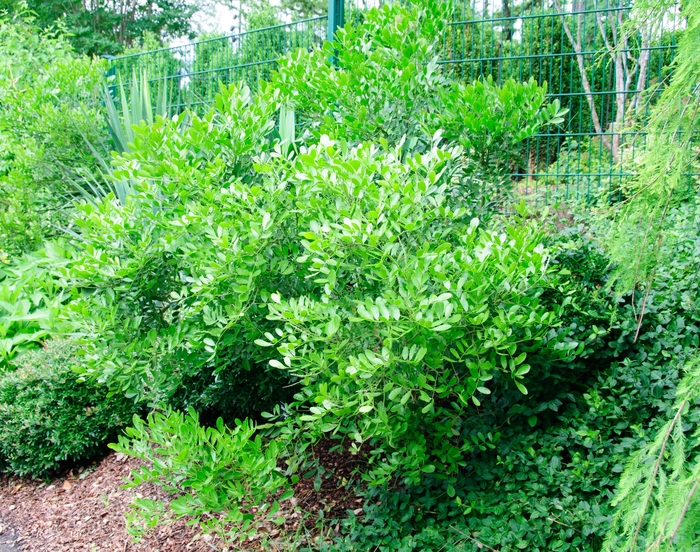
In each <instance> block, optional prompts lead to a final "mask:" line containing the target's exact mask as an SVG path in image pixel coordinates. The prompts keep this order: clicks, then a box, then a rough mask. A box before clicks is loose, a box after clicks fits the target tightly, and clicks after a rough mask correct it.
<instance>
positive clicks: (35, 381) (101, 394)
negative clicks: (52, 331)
mask: <svg viewBox="0 0 700 552" xmlns="http://www.w3.org/2000/svg"><path fill="white" fill-rule="evenodd" d="M76 352H77V347H76V346H75V345H74V344H72V343H70V342H67V341H49V342H47V343H46V345H45V348H44V349H42V350H40V351H31V352H27V353H25V354H23V355H22V356H21V357H19V358H18V359H17V360H16V361H15V367H16V370H14V371H7V372H4V373H2V374H0V469H2V470H3V471H6V472H9V473H14V474H17V475H30V476H32V477H43V476H46V475H49V474H51V473H54V472H56V471H57V470H58V469H60V468H61V467H62V466H65V465H67V463H74V462H80V461H84V460H88V459H90V458H93V457H94V456H96V455H98V454H100V453H102V452H103V451H104V449H105V446H106V444H107V442H108V441H109V440H110V439H112V438H114V437H115V436H116V434H117V433H118V432H119V431H120V429H121V428H122V427H124V426H125V425H126V424H127V423H128V422H129V421H130V420H131V417H132V415H133V413H134V405H133V402H132V401H128V400H125V399H124V398H122V397H119V396H113V397H109V396H108V394H107V389H106V388H104V387H98V386H96V385H94V384H91V383H87V384H80V383H78V381H77V376H76V375H75V374H74V373H73V372H72V371H71V365H72V364H73V363H75V362H77V361H76V357H75V355H76Z"/></svg>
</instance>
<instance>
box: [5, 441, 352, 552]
mask: <svg viewBox="0 0 700 552" xmlns="http://www.w3.org/2000/svg"><path fill="white" fill-rule="evenodd" d="M334 445H335V443H333V442H331V441H321V442H320V443H318V444H317V445H316V446H315V447H314V450H313V454H314V457H315V458H317V459H318V462H319V465H320V466H321V470H320V472H321V474H320V475H319V476H318V477H306V478H304V477H302V478H301V479H300V481H299V482H298V483H297V484H296V485H295V487H294V498H293V499H292V500H291V501H290V502H289V503H285V504H284V505H281V508H282V509H284V510H286V511H285V512H280V513H283V514H284V515H285V516H286V518H287V521H286V523H285V524H284V525H283V526H281V527H276V526H269V525H264V526H263V527H262V528H261V532H260V534H258V535H256V537H255V538H253V539H252V540H250V541H247V542H246V543H245V546H242V547H238V546H237V547H236V548H235V550H244V549H245V550H260V549H261V548H263V547H264V548H266V549H272V550H294V549H295V548H296V546H295V545H294V544H293V543H297V544H300V543H301V542H302V541H306V540H307V539H309V538H311V539H312V540H317V539H319V538H320V539H324V537H323V536H321V535H320V534H318V533H317V531H316V528H315V525H316V520H317V519H318V517H319V514H321V510H323V513H322V514H321V515H323V517H324V518H326V519H329V518H331V519H332V518H342V517H345V516H346V515H347V512H348V511H354V512H355V514H356V515H361V514H362V502H363V501H362V499H360V498H358V497H357V496H355V495H354V494H353V492H352V491H351V490H350V489H351V488H352V485H351V481H352V478H353V475H352V471H353V469H355V468H356V467H358V466H360V465H361V464H362V463H363V462H364V459H363V457H362V454H359V455H351V454H349V453H348V452H347V451H345V452H337V451H334V452H331V450H330V449H331V448H332V447H333V446H334ZM140 465H141V463H140V461H139V460H137V459H134V458H128V457H126V456H124V455H122V454H110V455H109V456H107V457H106V458H104V459H103V460H101V461H99V462H96V463H94V464H92V465H90V466H87V467H86V468H80V469H74V470H71V471H70V472H68V473H65V474H63V476H61V477H59V478H57V479H54V480H52V481H50V482H41V481H37V480H29V479H22V478H17V477H7V476H0V532H4V534H5V535H6V536H8V535H11V536H12V540H10V539H9V538H8V539H7V542H8V543H10V544H9V545H13V546H14V548H9V550H8V552H9V551H13V552H14V550H17V551H18V552H20V551H22V552H78V551H86V552H146V551H148V552H204V551H207V552H211V551H212V550H226V547H225V546H224V544H223V543H222V542H220V541H219V540H218V539H217V538H212V537H211V536H209V535H202V534H201V533H200V531H199V530H198V528H196V527H194V526H187V525H186V522H185V520H180V521H177V522H175V523H170V524H167V525H162V526H158V527H156V528H155V529H153V530H151V531H150V532H149V533H147V534H146V536H145V537H144V538H143V540H141V541H140V542H139V543H135V542H133V538H132V536H131V535H130V534H129V533H128V532H127V530H126V522H125V513H126V512H127V510H128V506H129V504H130V503H131V502H132V501H133V500H134V498H136V497H145V498H151V499H155V500H165V499H167V496H166V494H165V493H164V492H163V491H161V490H160V489H158V488H157V487H155V486H154V485H150V484H149V485H142V486H140V487H138V488H137V489H121V488H120V487H121V486H122V485H123V484H124V480H125V478H127V477H128V476H129V473H130V471H131V470H132V469H135V468H137V467H139V466H140ZM319 483H320V487H318V484H319ZM317 487H318V489H317ZM334 529H335V531H333V530H332V529H331V533H333V532H336V533H337V531H338V530H339V525H337V524H336V525H335V527H334ZM13 533H14V534H13ZM0 534H1V533H0ZM329 537H332V534H331V535H329V534H326V536H325V538H329ZM9 545H8V546H9ZM290 546H291V547H290ZM229 550H234V548H230V549H229ZM0 551H2V552H4V549H2V547H0Z"/></svg>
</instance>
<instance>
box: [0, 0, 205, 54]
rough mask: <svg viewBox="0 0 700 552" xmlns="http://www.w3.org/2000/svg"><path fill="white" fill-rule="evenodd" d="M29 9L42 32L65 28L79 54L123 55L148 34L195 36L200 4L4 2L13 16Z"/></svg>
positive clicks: (154, 0) (169, 0)
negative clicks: (196, 13) (43, 29)
mask: <svg viewBox="0 0 700 552" xmlns="http://www.w3.org/2000/svg"><path fill="white" fill-rule="evenodd" d="M26 8H29V9H30V10H32V11H33V12H34V13H35V15H36V23H37V25H38V26H39V27H41V28H49V27H55V26H57V25H60V26H62V27H63V28H65V29H66V30H67V31H68V32H69V40H70V43H71V44H72V46H73V48H74V49H75V51H76V52H77V53H81V54H88V55H102V54H119V53H121V52H122V51H123V50H124V49H125V48H127V47H129V46H131V45H132V44H134V43H135V42H138V41H139V40H140V39H141V37H143V35H144V33H153V34H154V35H156V36H158V37H159V38H160V39H164V38H165V37H167V36H190V37H193V36H194V31H193V23H192V15H193V14H194V13H195V12H196V11H197V10H198V5H197V3H192V2H188V1H187V0H26V1H25V0H21V1H17V0H0V10H4V11H6V12H8V13H10V14H14V13H20V12H22V11H23V10H24V9H26Z"/></svg>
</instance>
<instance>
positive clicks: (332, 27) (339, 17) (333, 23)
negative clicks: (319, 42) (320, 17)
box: [328, 0, 345, 42]
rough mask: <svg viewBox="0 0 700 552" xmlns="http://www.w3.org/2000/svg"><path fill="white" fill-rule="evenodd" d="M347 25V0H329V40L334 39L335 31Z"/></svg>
mask: <svg viewBox="0 0 700 552" xmlns="http://www.w3.org/2000/svg"><path fill="white" fill-rule="evenodd" d="M343 25H345V0H328V40H329V41H331V42H332V41H333V39H334V38H335V31H336V30H338V28H340V27H342V26H343Z"/></svg>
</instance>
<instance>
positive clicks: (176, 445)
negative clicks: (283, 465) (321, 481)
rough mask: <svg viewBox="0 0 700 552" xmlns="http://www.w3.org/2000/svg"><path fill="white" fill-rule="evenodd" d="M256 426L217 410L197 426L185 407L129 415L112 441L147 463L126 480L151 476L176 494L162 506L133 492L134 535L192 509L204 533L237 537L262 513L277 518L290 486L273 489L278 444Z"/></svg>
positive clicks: (279, 479)
mask: <svg viewBox="0 0 700 552" xmlns="http://www.w3.org/2000/svg"><path fill="white" fill-rule="evenodd" d="M255 433H256V429H255V426H254V425H253V424H252V423H251V422H250V421H248V420H245V421H243V422H241V421H239V420H236V425H235V427H234V428H233V429H230V428H228V427H226V426H225V425H224V422H223V420H222V419H221V418H219V419H218V420H217V422H216V427H215V428H214V427H209V428H205V427H202V426H201V425H200V423H199V416H198V415H197V414H196V412H195V411H194V410H190V411H189V412H188V413H187V415H184V414H182V413H180V412H172V411H169V412H166V413H164V414H162V413H159V412H156V413H153V414H151V415H149V417H148V421H147V423H144V421H143V420H141V419H140V418H138V417H137V416H135V417H134V420H133V427H131V428H128V429H127V430H126V436H120V437H119V444H117V445H110V446H111V448H113V449H114V450H116V451H118V452H123V453H126V454H130V455H132V456H136V457H138V458H141V459H143V460H147V461H148V462H149V464H150V466H151V467H142V468H140V469H138V470H134V471H133V472H132V480H131V482H130V483H129V484H128V485H127V488H133V487H137V486H138V485H141V484H142V483H155V484H157V485H159V486H161V487H162V488H163V489H164V490H166V491H167V492H168V493H170V494H174V495H176V498H173V499H172V500H170V502H169V503H168V512H167V513H166V511H165V508H164V506H163V504H162V503H159V502H156V501H153V500H150V499H145V498H140V499H137V500H136V501H135V502H134V504H133V510H132V513H131V515H130V517H129V522H130V527H129V531H130V532H131V533H132V534H134V535H135V536H140V535H142V534H143V532H144V531H145V530H146V529H148V528H149V527H153V526H155V525H156V524H157V523H159V522H162V521H163V519H162V518H163V517H166V516H167V517H169V518H172V517H174V518H179V517H184V516H190V517H192V518H194V519H195V520H196V522H198V523H199V524H200V527H201V528H202V530H203V531H204V532H205V533H210V532H216V533H217V534H219V535H222V536H224V537H225V538H226V539H227V540H230V541H234V542H235V541H236V540H245V539H246V538H248V537H251V536H253V535H255V534H256V533H257V528H258V526H259V523H260V522H261V521H264V518H265V517H267V518H268V519H274V521H275V523H283V522H284V518H283V517H281V516H279V513H278V512H279V502H278V500H286V499H288V498H290V497H291V496H292V492H291V491H286V492H284V493H283V494H282V495H281V496H278V492H279V491H281V490H282V489H284V488H285V487H286V485H287V480H286V478H285V477H284V476H283V475H282V473H281V472H280V470H279V469H278V467H277V460H278V458H277V456H278V449H277V446H276V444H275V442H274V441H272V442H270V443H264V442H263V441H262V438H261V437H260V435H259V434H258V435H255ZM219 514H222V515H219ZM256 514H257V515H256Z"/></svg>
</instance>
